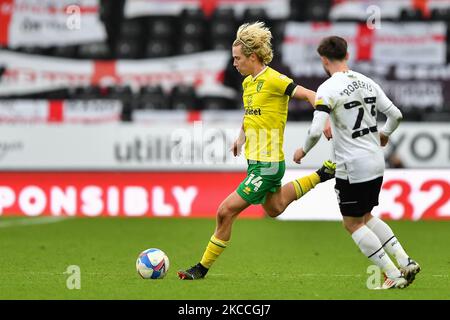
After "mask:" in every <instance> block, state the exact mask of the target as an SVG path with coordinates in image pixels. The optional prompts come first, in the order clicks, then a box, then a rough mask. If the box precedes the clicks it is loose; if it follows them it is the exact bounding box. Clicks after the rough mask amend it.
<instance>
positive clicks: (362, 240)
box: [352, 226, 401, 278]
mask: <svg viewBox="0 0 450 320" xmlns="http://www.w3.org/2000/svg"><path fill="white" fill-rule="evenodd" d="M352 238H353V241H355V243H356V244H357V245H358V247H359V248H360V249H361V251H362V253H363V254H364V255H365V256H366V257H368V258H369V259H370V260H371V261H372V262H373V263H374V264H376V265H377V266H378V267H379V268H380V269H381V270H382V271H383V272H385V273H386V275H387V276H388V277H389V278H398V277H400V276H401V274H400V271H399V270H398V269H397V267H396V266H395V264H394V263H393V262H392V260H391V258H389V256H388V255H387V254H386V252H385V251H384V249H383V246H382V245H381V242H380V239H378V237H377V236H376V235H375V233H373V232H372V230H370V229H369V228H368V227H367V226H362V227H361V228H359V229H358V230H356V231H355V232H353V234H352Z"/></svg>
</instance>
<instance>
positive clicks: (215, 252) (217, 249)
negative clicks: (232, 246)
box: [200, 235, 228, 269]
mask: <svg viewBox="0 0 450 320" xmlns="http://www.w3.org/2000/svg"><path fill="white" fill-rule="evenodd" d="M227 244H228V241H223V240H220V239H217V238H216V237H215V236H214V235H212V237H211V239H210V240H209V242H208V245H207V246H206V250H205V253H203V257H202V260H201V261H200V263H201V264H202V266H204V267H205V268H208V269H209V268H211V266H212V264H213V263H214V261H216V259H217V258H218V257H219V256H220V254H221V253H222V252H223V250H225V248H226V247H227Z"/></svg>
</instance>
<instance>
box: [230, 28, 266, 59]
mask: <svg viewBox="0 0 450 320" xmlns="http://www.w3.org/2000/svg"><path fill="white" fill-rule="evenodd" d="M271 39H272V33H271V32H270V30H269V28H267V27H266V26H265V25H264V22H255V23H252V24H250V23H245V24H243V25H241V26H240V27H239V29H238V31H237V33H236V40H234V42H233V46H234V47H235V46H238V45H242V53H243V54H244V55H245V56H246V57H249V56H250V55H251V54H252V53H255V54H256V55H257V56H258V58H259V59H260V60H261V62H262V63H264V64H265V65H268V64H269V63H270V62H271V61H272V58H273V50H272V44H271V43H270V40H271Z"/></svg>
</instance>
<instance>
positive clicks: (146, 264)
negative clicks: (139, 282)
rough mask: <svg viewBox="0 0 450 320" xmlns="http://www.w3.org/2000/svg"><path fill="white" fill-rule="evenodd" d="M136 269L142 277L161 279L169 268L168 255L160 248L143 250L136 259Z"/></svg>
mask: <svg viewBox="0 0 450 320" xmlns="http://www.w3.org/2000/svg"><path fill="white" fill-rule="evenodd" d="M136 270H137V272H138V274H139V275H140V276H141V277H142V278H143V279H162V278H164V276H165V275H166V273H167V271H168V270H169V257H167V255H166V254H165V253H164V251H162V250H160V249H156V248H150V249H147V250H144V251H142V252H141V254H139V257H138V258H137V260H136Z"/></svg>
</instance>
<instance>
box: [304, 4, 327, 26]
mask: <svg viewBox="0 0 450 320" xmlns="http://www.w3.org/2000/svg"><path fill="white" fill-rule="evenodd" d="M330 8H331V2H330V1H329V0H316V1H311V2H308V4H307V6H306V11H305V15H306V17H307V18H308V20H309V21H316V22H319V21H328V20H329V12H330Z"/></svg>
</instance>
